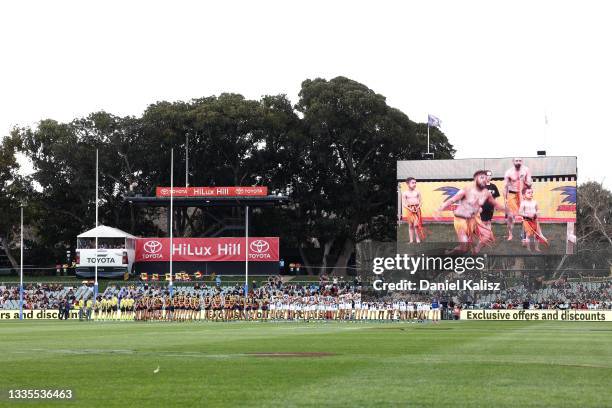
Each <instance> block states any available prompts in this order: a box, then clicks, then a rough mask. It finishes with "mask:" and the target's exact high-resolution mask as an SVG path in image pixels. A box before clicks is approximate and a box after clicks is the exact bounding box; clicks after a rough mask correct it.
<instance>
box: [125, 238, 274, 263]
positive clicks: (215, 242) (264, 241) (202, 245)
mask: <svg viewBox="0 0 612 408" xmlns="http://www.w3.org/2000/svg"><path fill="white" fill-rule="evenodd" d="M172 247H173V251H172V260H173V261H176V262H215V261H244V260H245V255H246V253H247V252H248V254H249V261H255V262H270V261H278V260H279V247H278V237H250V238H249V244H248V251H246V250H245V238H174V239H173V242H172ZM169 261H170V238H138V239H137V240H136V262H169Z"/></svg>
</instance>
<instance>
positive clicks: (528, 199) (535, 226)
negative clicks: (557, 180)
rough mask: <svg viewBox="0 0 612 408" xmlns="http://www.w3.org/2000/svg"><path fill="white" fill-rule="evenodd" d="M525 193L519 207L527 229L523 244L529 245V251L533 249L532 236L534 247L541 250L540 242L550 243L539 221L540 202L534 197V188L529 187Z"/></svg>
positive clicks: (538, 250) (524, 226)
mask: <svg viewBox="0 0 612 408" xmlns="http://www.w3.org/2000/svg"><path fill="white" fill-rule="evenodd" d="M523 194H524V195H523V200H522V201H521V206H520V208H519V215H520V216H521V217H523V229H524V231H525V238H524V240H523V245H525V246H526V247H527V250H528V251H531V247H530V243H531V238H534V249H535V250H536V251H537V252H540V243H542V244H544V245H548V240H547V239H546V237H545V236H544V235H543V234H542V230H541V229H540V223H539V222H538V203H537V202H536V200H535V199H534V198H533V188H531V187H527V188H526V189H525V190H524V192H523Z"/></svg>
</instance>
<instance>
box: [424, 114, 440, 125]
mask: <svg viewBox="0 0 612 408" xmlns="http://www.w3.org/2000/svg"><path fill="white" fill-rule="evenodd" d="M441 124H442V121H441V120H440V119H438V118H437V117H435V116H434V115H430V114H428V115H427V126H431V127H437V128H439V127H440V125H441Z"/></svg>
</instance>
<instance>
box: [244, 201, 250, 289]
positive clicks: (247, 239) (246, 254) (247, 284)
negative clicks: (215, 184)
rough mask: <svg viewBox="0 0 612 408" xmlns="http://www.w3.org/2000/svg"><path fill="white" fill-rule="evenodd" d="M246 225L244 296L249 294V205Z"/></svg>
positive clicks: (246, 211) (246, 209)
mask: <svg viewBox="0 0 612 408" xmlns="http://www.w3.org/2000/svg"><path fill="white" fill-rule="evenodd" d="M244 218H245V223H244V224H245V225H244V230H245V234H244V241H245V244H244V247H245V248H244V255H245V256H244V296H245V297H246V296H247V295H248V294H249V206H248V205H247V206H246V208H245V214H244Z"/></svg>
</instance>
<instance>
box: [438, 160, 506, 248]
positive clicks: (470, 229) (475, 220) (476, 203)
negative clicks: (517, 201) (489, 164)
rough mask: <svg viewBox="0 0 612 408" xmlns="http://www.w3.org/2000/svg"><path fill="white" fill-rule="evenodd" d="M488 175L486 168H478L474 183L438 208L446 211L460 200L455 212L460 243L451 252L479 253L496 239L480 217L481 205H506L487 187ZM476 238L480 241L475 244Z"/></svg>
mask: <svg viewBox="0 0 612 408" xmlns="http://www.w3.org/2000/svg"><path fill="white" fill-rule="evenodd" d="M486 177H487V175H486V172H485V171H484V170H478V171H477V172H476V173H474V182H473V183H470V184H469V185H467V186H466V187H465V188H463V189H461V190H459V191H458V192H457V193H456V194H455V195H454V196H453V197H451V198H449V199H448V200H446V201H445V202H443V203H442V205H441V206H440V208H439V209H438V211H439V212H441V211H444V210H446V209H447V208H448V207H450V206H451V205H452V204H454V203H456V202H458V201H459V204H458V206H457V208H456V209H455V212H454V217H455V219H454V226H455V232H456V233H457V241H458V242H459V245H458V246H456V247H455V248H454V249H453V250H452V251H450V252H449V254H455V253H466V252H468V251H469V250H470V249H471V250H472V253H474V254H477V253H478V252H480V250H481V249H482V247H483V246H485V245H490V244H492V243H493V242H494V241H495V237H494V236H493V232H492V231H491V228H490V227H488V226H487V225H485V223H483V222H482V220H481V219H480V211H481V207H482V205H483V204H484V203H485V202H488V203H489V204H491V205H492V206H493V208H495V209H497V210H503V209H504V207H503V206H502V205H500V204H499V203H497V201H495V199H494V198H493V196H492V195H491V192H490V191H489V190H488V189H487V184H486ZM476 239H477V240H478V243H477V244H476V245H475V246H474V245H473V244H474V242H475V241H476Z"/></svg>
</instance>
